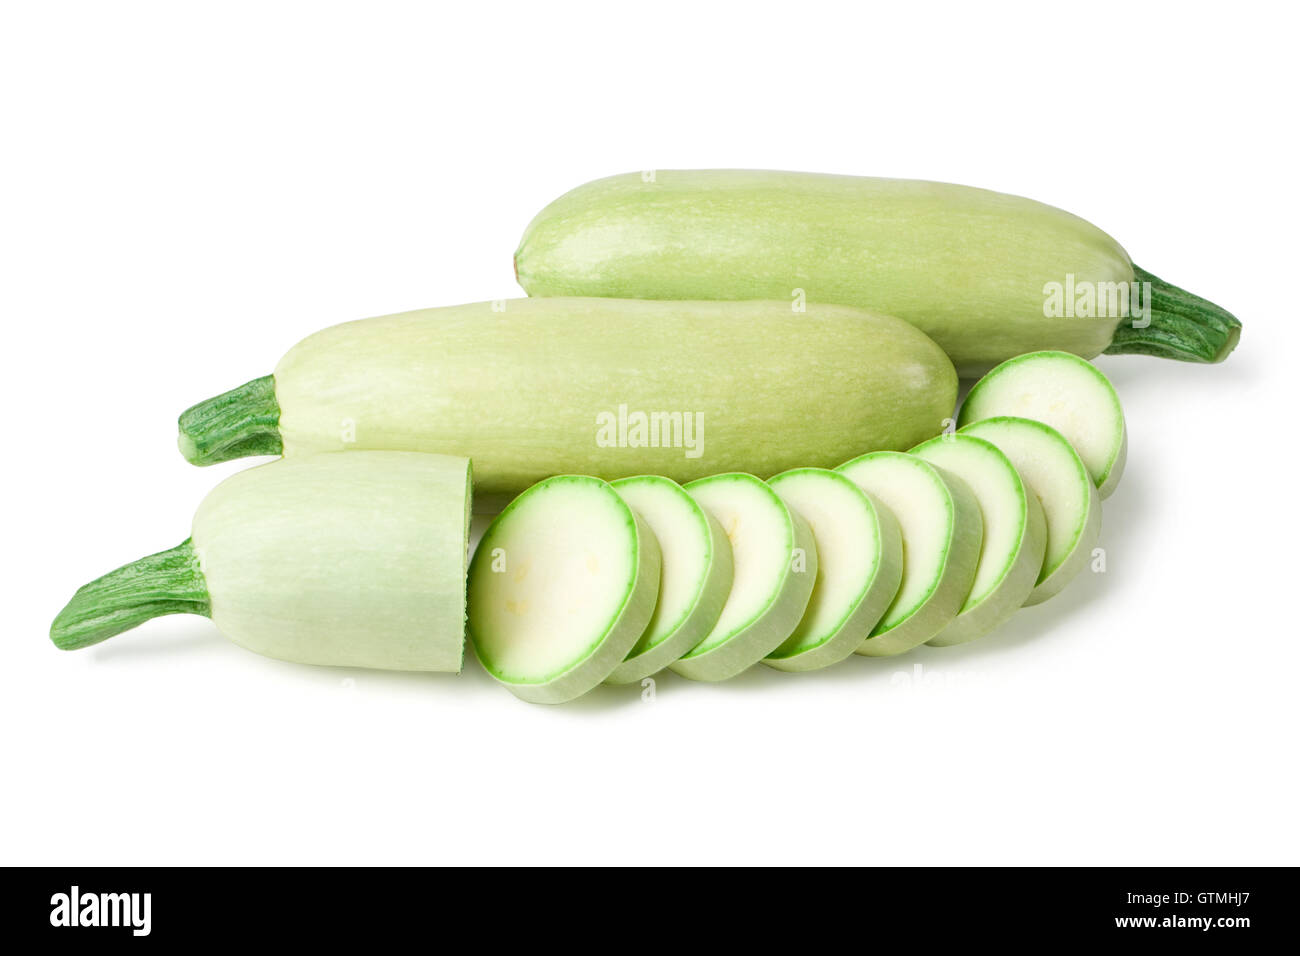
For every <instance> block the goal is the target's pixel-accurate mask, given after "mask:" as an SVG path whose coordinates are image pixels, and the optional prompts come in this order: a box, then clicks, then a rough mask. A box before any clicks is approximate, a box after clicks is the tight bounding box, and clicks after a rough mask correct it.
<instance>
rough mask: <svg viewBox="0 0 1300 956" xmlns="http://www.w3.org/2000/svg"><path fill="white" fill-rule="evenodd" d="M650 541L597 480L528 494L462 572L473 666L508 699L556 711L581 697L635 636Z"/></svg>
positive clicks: (648, 574) (655, 570)
mask: <svg viewBox="0 0 1300 956" xmlns="http://www.w3.org/2000/svg"><path fill="white" fill-rule="evenodd" d="M658 593H659V544H658V542H657V541H656V540H655V536H654V533H653V532H652V531H651V530H650V528H649V526H648V525H647V524H646V523H645V521H644V520H643V519H641V518H639V517H638V516H637V515H636V514H634V513H633V511H632V509H631V508H629V507H628V505H627V504H626V503H625V502H624V501H623V499H622V498H620V497H619V495H618V492H616V491H615V490H614V489H613V488H611V487H610V486H609V485H608V484H606V483H605V482H603V481H601V480H600V479H599V478H589V477H586V476H582V475H561V476H558V477H555V478H548V479H546V480H545V481H542V482H539V483H538V484H536V485H534V486H533V487H531V488H529V489H528V490H527V491H525V492H524V493H523V494H521V495H520V496H519V497H518V498H516V499H515V500H514V501H512V502H511V503H510V504H509V505H508V506H507V507H506V509H505V510H504V511H502V512H501V514H500V515H498V516H497V518H496V520H495V521H493V522H492V524H491V525H490V526H489V527H488V529H487V531H486V532H484V534H483V540H482V541H480V542H479V546H478V550H477V551H475V553H474V560H473V561H472V562H471V564H470V569H469V633H470V640H471V641H472V642H473V645H474V649H475V651H476V652H477V654H478V657H479V661H480V662H482V664H483V667H484V668H485V669H486V670H487V672H488V673H489V674H491V675H492V676H493V677H495V678H496V679H497V680H498V681H500V682H501V683H502V684H504V685H505V686H506V687H507V688H509V689H510V691H511V692H513V693H514V694H515V695H516V696H518V697H521V698H523V699H524V700H527V701H532V702H533V703H541V704H558V703H563V702H564V701H567V700H572V699H573V698H575V697H578V696H580V695H582V694H585V693H586V692H587V691H589V690H591V689H592V688H593V687H595V686H596V685H597V684H599V683H600V682H601V681H603V680H604V679H605V678H607V677H608V676H609V675H610V674H611V673H613V671H614V669H615V668H616V667H618V665H619V664H620V663H621V662H622V661H623V659H624V658H625V657H627V653H628V651H630V650H631V649H632V647H633V645H635V644H636V642H637V639H638V638H639V637H640V636H641V635H642V633H644V632H645V628H646V625H647V624H648V623H649V621H650V616H651V614H652V613H653V612H654V607H655V597H656V595H657V594H658Z"/></svg>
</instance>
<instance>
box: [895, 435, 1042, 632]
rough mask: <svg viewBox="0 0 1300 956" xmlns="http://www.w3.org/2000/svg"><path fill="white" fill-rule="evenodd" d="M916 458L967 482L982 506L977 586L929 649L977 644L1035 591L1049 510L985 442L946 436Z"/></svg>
mask: <svg viewBox="0 0 1300 956" xmlns="http://www.w3.org/2000/svg"><path fill="white" fill-rule="evenodd" d="M911 454H913V455H916V456H917V457H918V458H924V459H925V460H926V461H928V462H930V463H931V464H932V465H938V466H939V467H940V468H942V469H944V470H945V471H947V472H948V473H949V474H953V475H956V476H957V477H958V478H960V479H961V480H962V481H964V482H966V484H967V486H968V487H969V488H970V490H971V491H972V492H973V493H974V495H975V500H976V501H977V502H978V503H979V508H980V517H981V518H983V519H984V537H983V541H982V543H981V545H980V560H979V564H978V566H977V567H976V569H975V583H974V584H973V585H972V586H971V591H970V594H969V595H967V597H966V603H965V604H963V605H962V608H961V611H959V612H958V614H957V618H956V620H954V621H953V622H952V623H951V624H949V625H948V626H947V627H945V628H944V629H943V630H942V631H940V632H939V634H938V636H937V637H932V638H931V639H930V640H929V642H928V643H930V644H932V645H934V646H936V647H944V646H947V645H950V644H962V643H965V642H966V641H973V640H974V639H975V638H977V637H981V636H982V635H984V634H987V633H988V632H989V631H991V630H993V629H994V628H995V627H997V626H998V625H999V624H1001V623H1002V622H1003V621H1005V620H1006V619H1007V618H1009V617H1010V616H1011V614H1012V613H1013V612H1014V611H1015V610H1016V609H1017V608H1019V607H1021V606H1023V605H1024V603H1025V601H1026V600H1027V599H1028V597H1029V595H1030V593H1031V592H1032V591H1033V590H1034V585H1035V584H1036V583H1037V582H1038V574H1039V572H1040V571H1041V570H1042V568H1043V553H1044V549H1045V548H1046V546H1047V526H1046V524H1045V523H1044V519H1043V508H1042V505H1040V504H1039V503H1038V498H1037V497H1035V495H1034V493H1033V492H1032V491H1030V490H1029V488H1028V487H1027V486H1026V485H1025V482H1024V480H1023V479H1021V477H1020V473H1019V472H1018V471H1016V468H1015V465H1013V464H1011V460H1010V459H1009V458H1007V456H1006V455H1004V454H1003V453H1002V452H1001V451H1000V450H999V449H998V448H997V446H995V445H992V444H990V443H989V442H987V441H985V440H984V439H982V438H976V437H975V436H973V435H941V436H939V437H938V438H932V439H930V440H929V441H928V442H925V443H923V444H920V445H917V446H916V447H915V448H913V449H912V451H911Z"/></svg>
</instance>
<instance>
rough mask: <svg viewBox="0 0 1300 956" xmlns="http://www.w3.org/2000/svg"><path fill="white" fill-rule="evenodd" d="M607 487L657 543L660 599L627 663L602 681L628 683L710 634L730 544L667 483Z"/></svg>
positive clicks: (655, 480)
mask: <svg viewBox="0 0 1300 956" xmlns="http://www.w3.org/2000/svg"><path fill="white" fill-rule="evenodd" d="M611 487H613V488H614V490H615V491H617V492H618V493H619V496H620V497H621V498H622V499H623V500H624V501H626V502H627V503H628V505H629V506H630V507H631V508H632V511H633V512H635V513H636V514H638V515H640V516H641V517H642V518H643V519H645V522H646V524H648V525H649V526H650V530H651V531H653V532H654V536H655V538H656V539H657V540H658V542H659V552H660V555H661V559H662V560H661V570H660V572H659V598H658V601H657V602H656V604H655V610H654V615H653V616H652V617H651V618H650V623H649V624H648V625H647V626H646V629H645V633H643V634H642V635H641V637H640V639H639V640H638V641H637V642H636V645H635V646H634V647H633V648H632V650H631V652H629V653H628V655H627V660H625V661H623V663H621V664H619V665H618V667H616V668H614V672H613V673H612V674H610V675H609V677H607V678H606V679H605V682H606V683H609V684H630V683H635V682H636V681H640V680H642V679H643V678H646V677H649V676H650V675H651V674H654V673H656V672H657V671H660V670H662V669H663V668H665V667H667V666H668V665H669V664H671V663H672V662H673V661H675V660H677V658H679V657H681V656H682V655H683V654H685V653H686V652H687V651H689V650H690V649H691V648H693V647H694V646H695V645H696V644H698V643H700V641H701V640H703V639H704V636H705V635H706V634H708V633H709V631H711V630H712V629H713V625H714V624H716V623H717V622H718V617H719V616H720V615H721V614H722V607H723V605H724V604H726V603H727V595H728V594H729V593H731V576H732V566H731V544H730V542H728V541H727V535H726V533H725V532H724V531H723V530H722V525H720V524H718V520H717V519H716V518H714V517H713V516H712V515H711V514H709V513H708V512H707V511H705V510H704V509H703V508H701V507H700V505H699V503H698V502H697V501H696V500H695V499H694V498H692V497H691V496H690V495H689V494H687V493H686V491H685V489H683V488H682V486H681V485H679V484H677V482H675V481H673V480H672V479H671V478H660V477H658V476H657V475H640V476H638V477H636V478H620V479H619V480H618V481H615V482H611Z"/></svg>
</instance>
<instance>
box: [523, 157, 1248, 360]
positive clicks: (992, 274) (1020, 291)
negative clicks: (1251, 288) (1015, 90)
mask: <svg viewBox="0 0 1300 956" xmlns="http://www.w3.org/2000/svg"><path fill="white" fill-rule="evenodd" d="M515 275H516V277H517V278H518V280H519V283H520V285H522V286H523V288H524V289H525V291H527V292H528V294H529V295H533V296H555V295H564V296H571V295H583V296H591V295H599V296H613V297H617V298H639V299H730V300H744V299H786V300H787V301H789V300H790V299H791V297H792V296H793V297H799V296H802V297H805V298H806V300H807V301H808V302H810V303H811V302H828V303H836V304H839V305H851V306H857V307H859V308H866V309H872V310H876V311H880V312H884V313H887V314H889V315H896V316H898V317H899V318H900V319H905V320H907V321H908V322H911V323H913V324H914V325H916V327H917V328H919V329H922V330H923V331H924V332H925V333H926V334H928V335H929V336H930V337H931V338H933V339H934V340H935V341H936V342H938V343H939V345H940V346H942V347H943V349H944V350H945V351H946V352H947V353H948V355H949V356H950V357H951V358H952V360H953V364H955V365H956V366H957V370H958V372H959V373H960V374H961V375H962V376H964V377H965V376H974V375H979V374H982V373H983V372H985V371H987V370H988V369H989V368H991V367H992V366H994V365H996V364H997V363H999V362H1002V361H1004V360H1006V359H1008V358H1011V357H1012V356H1014V355H1019V354H1021V353H1022V352H1032V351H1037V350H1040V349H1062V350H1065V351H1068V352H1074V353H1076V354H1078V355H1081V356H1083V357H1084V358H1092V357H1093V356H1094V355H1098V354H1100V353H1101V352H1109V353H1125V352H1133V353H1140V354H1146V355H1155V356H1159V357H1162V358H1171V359H1180V360H1183V361H1187V362H1220V361H1222V360H1223V359H1224V358H1225V357H1226V356H1227V355H1228V353H1229V352H1231V351H1232V350H1233V348H1234V347H1235V346H1236V344H1237V339H1238V337H1239V336H1240V334H1241V323H1240V322H1238V321H1237V319H1236V318H1234V317H1233V316H1232V315H1231V314H1230V313H1229V312H1227V311H1226V310H1225V309H1223V308H1220V307H1219V306H1217V305H1215V304H1214V303H1212V302H1208V301H1206V300H1205V299H1202V298H1200V297H1198V296H1195V295H1192V294H1191V293H1189V292H1186V291H1184V290H1183V289H1180V288H1178V287H1177V286H1175V285H1172V284H1170V283H1168V282H1165V281H1164V280H1162V279H1159V278H1157V277H1156V276H1154V275H1152V274H1151V273H1150V272H1147V271H1146V270H1145V269H1141V268H1139V267H1137V266H1135V265H1134V264H1133V262H1132V261H1131V260H1130V259H1129V256H1128V253H1127V252H1125V251H1124V249H1123V247H1121V246H1120V244H1119V243H1117V242H1116V241H1115V240H1114V239H1112V238H1111V237H1110V236H1108V235H1107V234H1106V233H1104V232H1102V231H1101V230H1100V229H1098V228H1097V227H1096V226H1093V225H1092V224H1091V223H1089V222H1086V221H1085V220H1083V219H1080V218H1079V217H1078V216H1073V215H1071V214H1070V213H1068V212H1064V211H1062V210H1060V209H1056V208H1054V207H1052V206H1048V205H1045V204H1043V203H1040V202H1035V201H1033V200H1031V199H1024V198H1021V197H1019V196H1009V195H1006V194H1004V193H998V192H992V191H990V190H987V189H975V188H972V187H969V186H956V185H952V184H949V183H936V182H923V181H920V180H911V179H878V178H869V177H862V176H828V175H820V174H816V173H798V172H778V171H772V170H753V169H698V170H656V171H655V174H654V175H653V176H644V175H642V174H640V173H631V174H626V175H619V176H611V177H609V178H606V179H598V180H596V181H595V182H590V183H587V184H585V185H583V186H579V187H577V188H576V189H574V190H572V191H571V192H568V193H566V194H565V195H563V196H561V197H560V198H558V199H556V200H555V201H554V202H552V203H551V204H550V205H549V206H547V207H546V208H545V209H543V210H542V211H541V212H539V213H538V214H537V216H536V217H535V218H534V219H533V220H532V222H531V223H529V225H528V228H527V229H526V230H525V232H524V235H523V238H522V239H521V240H520V243H519V248H518V251H517V252H516V253H515ZM1133 283H1138V286H1137V287H1136V288H1137V291H1138V295H1139V298H1138V299H1136V300H1134V298H1133V297H1132V292H1133V290H1134V286H1133ZM1142 283H1149V285H1142ZM1148 290H1149V292H1150V295H1149V296H1147V295H1146V292H1147V291H1148ZM862 357H863V359H864V360H866V358H867V353H862Z"/></svg>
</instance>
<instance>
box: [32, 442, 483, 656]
mask: <svg viewBox="0 0 1300 956" xmlns="http://www.w3.org/2000/svg"><path fill="white" fill-rule="evenodd" d="M470 497H471V477H470V464H469V461H468V460H466V459H464V458H454V457H450V456H445V455H419V454H414V453H411V452H366V453H364V454H356V455H311V456H303V457H300V458H293V459H281V460H279V461H275V462H271V463H269V464H265V465H260V466H258V467H256V468H250V469H248V470H246V471H242V472H239V473H238V474H236V475H232V476H231V477H229V478H227V479H226V480H225V481H223V482H222V483H221V484H219V485H218V486H217V487H216V488H215V489H213V491H212V492H211V493H210V494H209V495H208V496H207V497H206V498H205V499H204V500H203V503H202V504H201V505H200V506H199V508H198V511H197V512H196V513H195V515H194V524H193V527H192V530H191V533H190V537H189V538H188V539H186V540H185V541H184V542H182V543H181V544H179V545H177V546H176V547H175V548H172V549H171V550H169V551H164V552H161V553H159V554H155V555H151V556H150V557H147V558H141V559H140V560H139V561H134V562H132V563H131V564H128V565H125V566H124V567H121V568H119V569H117V570H116V571H112V572H110V573H109V574H106V575H104V576H103V577H101V578H98V579H97V580H95V581H92V582H90V583H89V584H87V585H85V586H84V587H82V588H81V589H80V590H79V591H77V593H76V594H75V595H74V596H73V598H72V600H71V601H69V602H68V605H67V607H65V608H64V609H63V610H62V611H61V612H60V613H59V615H58V617H56V618H55V620H54V624H53V626H52V627H51V628H50V638H51V639H52V640H53V641H54V644H55V645H56V646H57V647H60V648H63V649H65V650H74V649H77V648H81V647H88V646H90V645H92V644H97V643H99V642H100V641H103V640H106V639H108V638H110V637H112V636H114V635H115V634H120V633H122V632H123V631H126V630H129V629H131V628H133V627H136V626H137V625H139V624H142V623H144V622H145V621H147V620H149V619H150V618H154V617H160V616H162V615H165V614H200V615H204V616H206V617H210V618H211V619H212V622H213V623H214V624H215V625H216V626H217V629H218V630H220V631H221V632H222V633H223V634H225V635H226V637H228V638H230V639H231V640H232V641H234V642H235V643H236V644H238V645H240V646H241V647H245V648H247V649H248V650H251V651H256V652H257V653H259V654H264V655H266V656H267V657H274V658H279V659H281V660H287V661H297V662H299V663H306V664H336V665H342V666H348V667H375V668H384V669H389V670H416V671H459V670H460V668H461V662H462V659H463V656H464V643H465V563H466V545H467V543H468V535H469V514H470Z"/></svg>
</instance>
